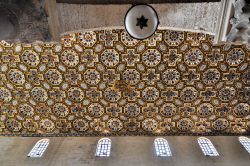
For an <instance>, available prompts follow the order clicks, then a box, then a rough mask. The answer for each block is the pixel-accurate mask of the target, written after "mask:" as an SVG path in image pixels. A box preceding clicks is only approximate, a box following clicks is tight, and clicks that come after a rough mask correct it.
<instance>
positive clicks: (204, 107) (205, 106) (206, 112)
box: [197, 103, 213, 117]
mask: <svg viewBox="0 0 250 166" xmlns="http://www.w3.org/2000/svg"><path fill="white" fill-rule="evenodd" d="M197 113H198V115H199V116H201V117H207V116H210V115H212V114H213V106H212V105H211V104H209V103H202V104H201V105H200V106H199V107H198V108H197Z"/></svg>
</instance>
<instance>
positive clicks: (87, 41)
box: [78, 31, 96, 47]
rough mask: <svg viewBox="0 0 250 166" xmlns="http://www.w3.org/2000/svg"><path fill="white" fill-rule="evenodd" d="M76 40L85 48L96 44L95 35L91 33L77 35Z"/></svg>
mask: <svg viewBox="0 0 250 166" xmlns="http://www.w3.org/2000/svg"><path fill="white" fill-rule="evenodd" d="M78 38H79V41H80V43H81V44H82V45H84V46H85V47H91V46H93V45H94V44H95V42H96V34H95V32H93V31H88V32H83V33H79V34H78Z"/></svg>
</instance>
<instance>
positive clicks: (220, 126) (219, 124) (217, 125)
mask: <svg viewBox="0 0 250 166" xmlns="http://www.w3.org/2000/svg"><path fill="white" fill-rule="evenodd" d="M228 125H229V122H228V121H227V120H226V119H224V118H219V119H216V120H215V121H214V122H213V124H212V127H213V128H214V129H215V130H225V129H226V128H227V127H228Z"/></svg>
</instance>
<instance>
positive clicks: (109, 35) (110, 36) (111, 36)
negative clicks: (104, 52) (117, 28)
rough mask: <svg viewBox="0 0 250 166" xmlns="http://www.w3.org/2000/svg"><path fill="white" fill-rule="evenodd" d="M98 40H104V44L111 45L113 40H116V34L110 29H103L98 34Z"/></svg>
mask: <svg viewBox="0 0 250 166" xmlns="http://www.w3.org/2000/svg"><path fill="white" fill-rule="evenodd" d="M99 40H100V41H104V42H105V46H109V47H112V46H113V45H114V41H118V34H117V33H115V32H112V31H111V30H105V31H104V32H103V33H100V34H99Z"/></svg>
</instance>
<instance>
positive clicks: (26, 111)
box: [18, 104, 34, 117]
mask: <svg viewBox="0 0 250 166" xmlns="http://www.w3.org/2000/svg"><path fill="white" fill-rule="evenodd" d="M18 111H19V113H20V115H22V117H30V116H32V115H34V108H33V107H31V106H30V105H28V104H21V105H19V108H18Z"/></svg>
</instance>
